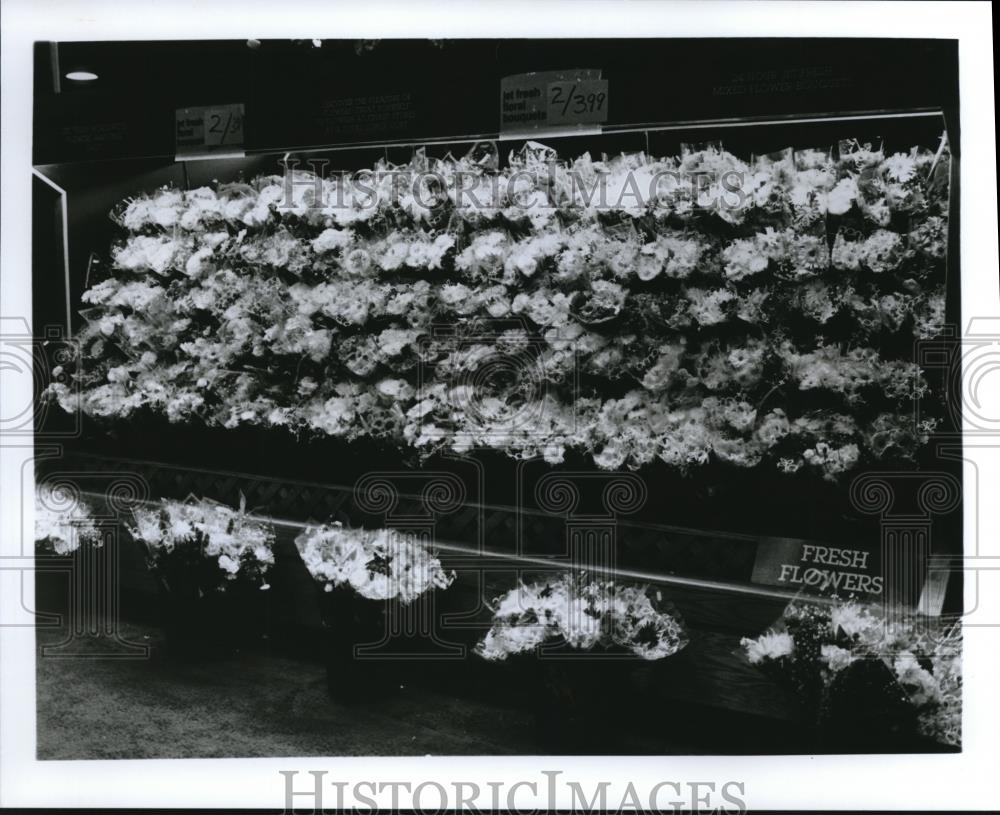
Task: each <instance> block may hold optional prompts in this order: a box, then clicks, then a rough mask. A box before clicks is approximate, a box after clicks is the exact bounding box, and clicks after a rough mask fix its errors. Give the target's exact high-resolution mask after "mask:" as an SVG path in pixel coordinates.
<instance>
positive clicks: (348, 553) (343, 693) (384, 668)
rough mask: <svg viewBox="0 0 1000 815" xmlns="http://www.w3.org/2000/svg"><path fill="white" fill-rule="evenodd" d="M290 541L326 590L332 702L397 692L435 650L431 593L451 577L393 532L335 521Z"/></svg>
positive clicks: (422, 549) (420, 546)
mask: <svg viewBox="0 0 1000 815" xmlns="http://www.w3.org/2000/svg"><path fill="white" fill-rule="evenodd" d="M295 543H296V546H297V547H298V550H299V554H300V555H301V556H302V560H303V562H304V563H305V565H306V568H307V569H308V570H309V573H310V574H311V575H312V576H313V578H314V579H315V580H316V582H317V584H318V585H319V586H320V587H321V588H322V591H323V596H322V605H323V623H324V628H325V631H326V634H325V637H326V649H325V651H326V666H327V687H328V690H329V693H330V695H331V697H333V698H337V699H345V700H346V699H349V700H356V699H358V698H373V697H377V696H380V695H382V694H384V693H386V692H387V691H388V690H389V689H390V687H393V686H395V687H397V688H398V687H399V686H400V681H399V680H400V679H401V678H403V677H404V676H406V675H407V668H409V667H413V665H414V663H417V664H419V662H420V658H421V655H422V654H425V653H426V651H427V649H428V648H429V647H430V646H432V645H433V642H434V637H433V622H434V614H433V603H432V593H433V591H434V590H435V589H446V588H448V587H449V586H450V585H451V584H452V583H453V582H454V580H455V573H454V572H451V571H446V570H445V569H444V568H443V567H442V565H441V561H440V560H439V559H438V558H437V556H436V555H435V554H434V553H433V552H432V551H431V549H430V547H429V546H428V545H427V544H426V543H425V542H423V541H421V540H420V539H418V538H417V537H416V536H415V535H412V534H407V533H404V532H399V531H397V530H393V529H378V530H367V529H352V528H350V527H347V526H344V525H343V524H341V523H339V522H336V523H332V524H324V525H322V526H316V527H310V528H307V529H306V530H305V531H303V532H302V534H301V535H299V536H298V538H296V540H295ZM404 684H405V683H404Z"/></svg>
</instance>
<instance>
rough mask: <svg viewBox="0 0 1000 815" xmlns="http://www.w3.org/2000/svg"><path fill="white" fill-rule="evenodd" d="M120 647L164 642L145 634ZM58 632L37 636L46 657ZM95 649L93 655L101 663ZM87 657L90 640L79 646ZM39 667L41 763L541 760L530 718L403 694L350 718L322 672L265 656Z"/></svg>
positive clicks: (354, 710)
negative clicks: (492, 757) (284, 759)
mask: <svg viewBox="0 0 1000 815" xmlns="http://www.w3.org/2000/svg"><path fill="white" fill-rule="evenodd" d="M122 634H123V636H124V638H125V639H127V640H129V641H132V642H143V643H151V644H153V645H155V644H156V643H158V642H159V641H160V634H159V632H158V631H157V630H156V629H155V628H152V627H150V626H138V625H126V626H124V627H123V628H122ZM62 638H63V637H62V635H61V633H60V632H58V631H54V630H52V631H39V636H38V642H39V645H45V644H51V643H57V642H59V641H60V640H61V639H62ZM98 643H100V641H93V644H92V645H90V646H89V647H90V648H91V649H93V650H95V651H96V646H97V644H98ZM74 646H75V647H79V649H80V650H81V651H83V652H84V653H86V649H87V648H88V644H87V641H86V640H80V641H77V642H74ZM155 653H156V652H155V651H154V656H153V658H151V659H126V660H122V659H101V658H91V659H87V658H71V659H67V658H58V659H56V658H50V657H43V656H41V655H39V657H38V661H37V677H38V684H37V687H38V758H39V759H113V758H220V757H260V756H322V755H328V756H337V755H356V756H357V755H427V754H431V755H477V754H478V755H488V754H511V753H526V754H530V753H532V752H535V750H533V748H532V741H533V737H534V724H533V720H532V717H531V715H530V714H529V713H527V712H524V711H520V710H510V709H504V708H497V707H492V706H490V705H488V704H484V703H482V702H470V701H467V700H463V699H457V698H453V697H450V696H444V695H440V694H436V693H433V692H431V691H428V690H425V689H422V688H412V689H410V688H404V689H402V690H401V691H400V693H399V694H398V695H394V696H393V697H392V698H390V699H386V700H383V701H380V702H377V703H369V704H365V705H360V704H359V705H356V706H347V705H343V704H337V703H335V702H332V701H331V700H330V699H329V698H328V697H327V695H326V677H325V671H324V669H323V667H322V666H321V665H317V664H312V663H304V662H299V661H296V660H291V659H288V658H283V657H278V656H273V655H268V654H261V653H246V654H240V655H238V656H236V657H234V658H232V659H225V660H213V661H209V662H202V663H187V664H185V663H176V662H171V661H168V660H165V659H158V658H156V656H155Z"/></svg>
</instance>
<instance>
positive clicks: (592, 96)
mask: <svg viewBox="0 0 1000 815" xmlns="http://www.w3.org/2000/svg"><path fill="white" fill-rule="evenodd" d="M547 98H548V111H547V117H546V118H547V119H548V123H549V124H550V125H567V124H571V125H575V124H600V123H602V122H606V121H607V120H608V80H606V79H584V80H580V81H579V82H572V81H569V82H550V83H549V87H548V96H547Z"/></svg>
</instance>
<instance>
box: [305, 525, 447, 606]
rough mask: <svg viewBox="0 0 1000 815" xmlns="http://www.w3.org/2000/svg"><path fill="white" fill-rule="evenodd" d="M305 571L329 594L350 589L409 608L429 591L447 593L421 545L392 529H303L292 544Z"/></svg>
mask: <svg viewBox="0 0 1000 815" xmlns="http://www.w3.org/2000/svg"><path fill="white" fill-rule="evenodd" d="M295 543H296V545H297V546H298V549H299V554H300V555H301V556H302V560H303V562H304V563H305V565H306V568H307V569H308V570H309V574H311V575H312V576H313V577H314V578H315V579H316V580H317V581H318V582H319V583H320V584H321V585H322V586H323V590H324V591H327V592H330V591H333V590H334V588H336V587H340V586H343V587H350V588H351V589H352V590H353V591H354V592H356V593H357V594H359V595H360V596H361V597H364V598H366V599H369V600H398V601H399V602H400V603H403V604H407V603H412V602H413V601H414V600H416V599H417V598H418V597H420V596H421V595H423V594H424V593H425V592H428V591H431V590H432V589H446V588H448V587H449V586H450V585H451V584H452V583H453V582H454V580H455V573H454V572H451V571H446V570H445V569H444V568H442V566H441V561H440V560H438V558H437V557H436V556H434V555H433V554H432V553H431V551H430V550H429V549H428V547H427V546H426V545H424V544H423V543H421V542H420V541H419V540H418V539H417V538H415V537H414V536H412V535H405V534H402V533H398V532H396V531H394V530H391V529H378V530H366V529H349V528H347V527H345V526H343V525H342V524H340V523H334V524H330V525H326V526H319V527H312V528H309V529H306V530H305V531H304V532H303V533H302V534H301V535H299V536H298V537H297V538H296V539H295Z"/></svg>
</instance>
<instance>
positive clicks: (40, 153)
mask: <svg viewBox="0 0 1000 815" xmlns="http://www.w3.org/2000/svg"><path fill="white" fill-rule="evenodd" d="M957 53H958V51H957V44H956V43H955V42H954V41H947V40H860V41H859V40H854V41H851V40H801V39H799V40H778V39H756V40H750V39H728V40H726V39H706V40H690V39H688V40H664V39H642V40H449V41H430V40H386V41H381V42H378V43H375V44H374V45H372V44H368V45H364V44H361V43H357V42H355V41H346V40H324V41H323V42H322V45H321V47H315V46H314V45H313V44H312V43H311V42H309V41H301V42H296V41H284V40H283V41H263V42H261V43H259V44H256V47H250V46H249V45H248V44H247V42H246V41H243V40H239V41H236V40H229V41H184V42H106V43H102V42H96V43H94V42H91V43H60V44H58V45H57V46H53V45H51V44H49V43H39V44H37V46H36V54H35V112H34V115H35V118H34V131H35V149H34V160H35V163H36V164H54V163H60V162H67V161H86V160H94V159H107V158H126V157H131V158H135V157H143V156H172V155H173V154H174V112H175V110H176V108H179V107H187V106H194V105H206V104H225V103H234V102H241V103H243V104H244V105H245V106H246V147H247V149H248V150H282V149H293V148H307V147H315V146H322V145H335V144H345V143H355V142H367V141H373V142H381V141H397V140H411V141H419V140H423V139H430V138H445V137H456V138H460V137H463V136H479V135H489V134H494V133H496V131H497V129H498V120H499V82H500V78H501V77H502V76H506V75H508V74H514V73H521V72H526V71H536V70H550V69H570V68H600V69H601V70H602V72H603V75H604V77H605V78H607V79H608V80H609V81H610V88H611V94H610V96H611V100H610V108H609V121H608V124H609V125H629V124H649V123H656V122H677V121H688V120H692V119H702V118H730V117H745V116H761V115H795V114H812V113H825V112H831V111H871V110H880V109H900V108H924V107H941V108H944V109H946V110H949V109H952V108H954V107H955V106H956V105H957V93H958V91H957V87H958V84H957V83H958V76H957ZM75 70H86V71H90V72H92V73H95V74H97V76H98V78H97V79H96V80H94V81H92V82H86V83H80V82H72V81H70V80H67V79H65V74H67V73H69V72H71V71H75ZM57 79H58V81H56V80H57ZM949 124H951V123H949Z"/></svg>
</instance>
